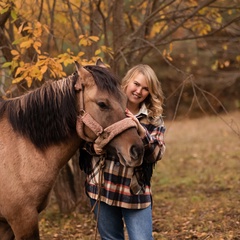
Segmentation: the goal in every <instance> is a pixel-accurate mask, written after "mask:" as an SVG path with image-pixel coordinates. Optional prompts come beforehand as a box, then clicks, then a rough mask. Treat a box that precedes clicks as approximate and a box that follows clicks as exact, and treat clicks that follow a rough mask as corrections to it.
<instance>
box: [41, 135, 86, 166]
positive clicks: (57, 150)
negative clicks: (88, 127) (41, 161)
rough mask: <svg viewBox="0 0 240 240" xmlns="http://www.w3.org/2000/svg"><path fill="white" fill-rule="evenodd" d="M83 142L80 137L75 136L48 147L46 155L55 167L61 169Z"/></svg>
mask: <svg viewBox="0 0 240 240" xmlns="http://www.w3.org/2000/svg"><path fill="white" fill-rule="evenodd" d="M81 142H82V140H81V139H79V137H77V136H74V137H72V138H70V139H68V140H67V141H66V142H64V143H61V144H58V145H54V146H51V147H49V148H47V149H46V150H45V153H44V155H45V157H46V159H48V161H49V162H51V163H52V164H53V167H54V168H57V169H61V168H62V167H63V166H64V165H65V164H66V163H67V162H68V160H70V158H71V157H72V156H73V155H74V154H75V153H76V151H77V150H78V149H79V146H80V145H81Z"/></svg>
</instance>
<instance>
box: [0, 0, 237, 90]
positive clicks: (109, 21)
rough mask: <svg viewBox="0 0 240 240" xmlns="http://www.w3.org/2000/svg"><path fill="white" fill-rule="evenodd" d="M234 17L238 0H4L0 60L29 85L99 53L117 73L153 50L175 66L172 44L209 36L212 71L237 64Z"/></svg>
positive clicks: (0, 6) (151, 54)
mask: <svg viewBox="0 0 240 240" xmlns="http://www.w3.org/2000/svg"><path fill="white" fill-rule="evenodd" d="M238 20H239V1H238V0H235V1H232V2H231V4H230V5H229V4H227V5H226V1H225V0H221V1H216V0H205V1H196V0H187V1H180V0H177V1H173V0H168V1H159V0H154V1H152V0H143V1H136V0H128V1H126V0H125V1H124V0H120V1H116V0H114V1H107V0H99V1H87V0H81V1H78V0H72V1H71V2H70V1H69V0H66V1H56V0H48V1H40V0H36V1H35V4H33V2H32V1H29V0H18V1H14V0H3V1H2V2H1V4H0V26H1V28H2V29H3V31H2V33H1V34H0V35H1V41H0V45H1V47H2V56H3V58H2V61H3V65H2V67H3V68H9V69H10V71H9V74H10V77H11V82H12V83H14V84H20V83H22V82H24V81H26V82H27V86H28V87H30V86H31V85H32V83H33V81H43V80H44V79H46V78H49V77H50V78H61V77H63V76H65V74H66V73H65V72H66V71H67V70H68V68H67V67H68V66H69V65H71V64H72V63H73V62H74V61H76V60H77V61H79V62H81V63H82V64H86V63H92V62H94V61H95V60H96V58H97V57H101V58H104V60H105V62H107V63H109V64H110V66H111V67H112V68H113V70H114V71H115V72H117V73H118V72H119V71H121V69H124V68H126V66H131V65H133V64H135V63H138V62H141V61H143V59H146V60H147V59H149V58H151V57H154V56H155V55H156V53H157V55H158V56H157V59H159V60H158V61H162V60H163V61H165V62H167V63H168V64H170V65H174V66H175V67H176V68H179V67H182V66H178V64H177V62H174V60H175V61H177V59H178V56H176V55H175V56H173V52H176V50H175V47H174V46H175V45H177V46H178V43H179V42H184V41H187V40H193V39H194V40H195V41H201V40H202V39H206V41H205V47H206V48H207V47H210V45H209V44H206V42H208V41H209V39H212V40H211V41H214V43H217V45H218V48H221V52H222V53H221V55H219V54H218V55H216V57H214V58H213V59H212V62H211V65H212V70H213V71H216V70H217V69H219V68H220V69H223V68H230V67H232V66H235V67H236V66H239V59H240V56H239V54H238V52H237V51H232V50H233V49H234V48H233V46H232V45H231V43H232V41H233V39H236V40H237V38H236V37H237V35H238V33H237V32H235V28H236V29H237V28H238V27H239V25H238V22H239V21H238ZM226 33H227V34H229V36H227V37H222V36H224V35H225V36H226ZM219 36H221V39H219ZM199 45H201V46H199V48H202V44H200V43H199ZM236 45H237V42H236ZM181 51H182V50H181ZM177 54H178V55H179V54H184V51H183V52H182V53H181V52H180V53H179V51H177ZM223 56H225V57H223ZM195 64H196V63H195ZM191 65H193V66H194V61H193V63H191V62H190V66H191ZM185 70H187V69H184V71H185ZM124 71H125V69H124Z"/></svg>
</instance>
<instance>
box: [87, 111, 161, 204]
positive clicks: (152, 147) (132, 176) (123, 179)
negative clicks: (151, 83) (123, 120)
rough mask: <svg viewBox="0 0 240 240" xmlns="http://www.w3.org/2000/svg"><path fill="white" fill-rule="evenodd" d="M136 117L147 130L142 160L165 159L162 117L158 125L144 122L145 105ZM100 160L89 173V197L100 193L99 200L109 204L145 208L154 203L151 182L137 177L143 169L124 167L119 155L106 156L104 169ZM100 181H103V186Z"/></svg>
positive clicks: (93, 159)
mask: <svg viewBox="0 0 240 240" xmlns="http://www.w3.org/2000/svg"><path fill="white" fill-rule="evenodd" d="M136 116H137V118H138V119H139V121H140V122H141V124H142V125H143V126H144V127H145V129H146V136H145V137H144V139H143V143H144V148H145V154H144V160H143V161H144V162H146V163H152V164H154V163H155V162H157V161H158V160H160V159H161V158H162V156H163V153H164V151H165V143H164V138H163V136H164V132H165V127H164V123H163V120H162V118H160V119H159V125H158V126H154V125H152V124H146V123H142V122H146V121H144V119H145V120H146V117H147V115H146V108H142V109H141V110H140V112H139V113H138V114H137V115H136ZM100 161H101V158H100V157H99V156H94V157H93V158H92V168H91V171H90V173H89V174H88V175H87V179H86V185H85V187H86V193H87V195H88V196H89V197H90V198H93V199H96V200H97V199H98V197H99V196H100V200H101V201H103V202H105V203H107V204H108V205H112V206H118V207H123V208H129V209H142V208H146V207H148V206H149V205H150V204H151V201H152V197H151V188H150V183H148V184H141V183H140V182H139V179H138V177H137V176H138V175H139V174H138V171H141V168H131V167H125V166H123V165H121V164H120V162H119V160H118V158H117V157H116V156H106V158H105V161H104V166H103V170H102V171H100V168H101V164H100ZM136 169H138V170H137V171H136ZM139 169H140V170H139ZM100 174H101V175H100ZM140 175H141V174H140ZM99 181H101V184H100V185H99ZM133 183H134V184H135V185H137V186H138V185H139V187H140V188H139V191H137V192H136V193H133V189H132V186H133V185H134V184H133ZM100 186H101V187H100ZM99 188H100V189H101V191H100V194H99Z"/></svg>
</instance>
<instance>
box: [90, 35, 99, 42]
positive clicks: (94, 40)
mask: <svg viewBox="0 0 240 240" xmlns="http://www.w3.org/2000/svg"><path fill="white" fill-rule="evenodd" d="M89 39H90V40H92V41H93V42H97V41H98V40H99V37H97V36H90V37H89Z"/></svg>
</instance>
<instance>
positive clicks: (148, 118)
mask: <svg viewBox="0 0 240 240" xmlns="http://www.w3.org/2000/svg"><path fill="white" fill-rule="evenodd" d="M122 88H123V90H124V92H125V93H126V95H127V98H128V102H127V109H126V115H127V116H128V117H130V118H132V119H133V121H135V122H136V123H137V128H138V132H139V135H140V137H141V138H142V140H143V143H144V146H145V154H144V160H143V163H142V165H141V166H140V167H136V168H130V167H124V166H122V165H121V164H120V163H119V161H118V158H117V156H108V154H106V157H105V162H104V169H103V171H104V174H103V179H102V182H101V196H100V202H99V204H98V203H97V200H98V199H99V194H98V189H99V179H100V178H99V172H100V170H99V169H100V165H101V164H100V158H99V156H94V157H93V158H92V160H91V166H90V168H89V169H86V168H85V170H86V171H87V179H86V193H87V195H88V196H89V197H90V200H91V204H92V206H94V213H95V215H96V217H97V219H98V220H97V222H98V230H99V233H100V235H101V239H104V240H107V239H108V240H121V239H124V224H125V225H126V228H127V231H128V236H129V239H130V240H151V239H153V237H152V197H151V189H150V181H151V177H152V171H153V167H154V165H155V163H156V162H157V161H158V160H160V159H161V158H162V155H163V153H164V151H165V144H164V141H163V134H164V132H165V127H164V123H163V120H162V112H163V108H162V105H163V92H162V88H161V84H160V82H159V81H158V79H157V76H156V74H155V73H154V71H153V70H152V68H151V67H150V66H148V65H144V64H139V65H137V66H135V67H133V68H131V69H130V70H129V71H128V72H127V74H126V76H125V77H124V78H123V81H122ZM95 153H96V154H101V149H95ZM81 154H84V153H80V155H81ZM83 157H84V156H83V155H81V161H82V160H83ZM81 161H80V162H81ZM98 209H99V211H98Z"/></svg>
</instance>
